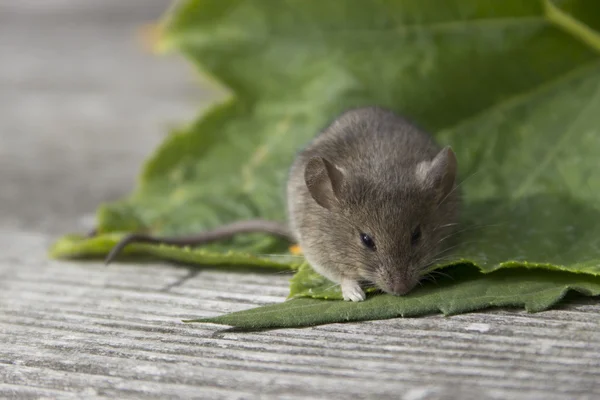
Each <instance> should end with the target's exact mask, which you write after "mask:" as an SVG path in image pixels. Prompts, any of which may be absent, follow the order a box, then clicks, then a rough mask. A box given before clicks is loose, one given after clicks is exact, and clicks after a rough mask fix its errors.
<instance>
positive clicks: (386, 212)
mask: <svg viewBox="0 0 600 400" xmlns="http://www.w3.org/2000/svg"><path fill="white" fill-rule="evenodd" d="M456 175H457V161H456V156H455V154H454V152H453V151H452V149H451V148H450V147H449V146H447V147H443V148H441V147H440V146H439V145H437V144H436V143H435V142H434V140H433V138H432V137H431V136H430V135H428V134H427V133H426V132H424V131H423V130H421V129H420V128H418V127H416V126H415V125H414V124H413V123H411V122H409V121H408V120H406V119H405V118H403V117H401V116H399V115H397V114H395V113H394V112H392V111H390V110H387V109H384V108H380V107H363V108H356V109H351V110H348V111H346V112H344V113H343V114H341V115H340V116H338V118H336V119H335V120H334V121H333V122H332V123H331V124H330V125H329V126H328V127H326V128H325V129H324V130H323V131H322V132H321V133H320V134H318V135H317V136H316V137H315V138H314V139H313V140H312V141H311V142H310V143H309V144H308V145H307V146H306V148H304V149H303V150H302V151H300V152H299V153H298V155H297V156H296V158H295V160H294V162H293V164H292V166H291V168H290V171H289V176H288V183H287V212H288V223H289V226H285V225H284V224H280V223H278V222H274V221H265V220H250V221H238V222H234V223H232V224H229V225H225V226H222V227H219V228H217V229H215V230H212V231H208V232H203V233H201V234H199V235H194V236H189V237H180V238H156V237H152V236H149V235H143V234H132V235H129V236H127V237H125V238H124V239H123V240H122V241H121V242H119V243H118V244H117V246H115V248H113V250H112V251H111V253H110V254H109V255H108V256H107V263H108V262H110V261H111V260H112V259H113V258H114V257H115V256H116V255H117V254H118V253H119V252H120V251H121V250H122V249H123V248H124V247H125V246H126V245H127V244H129V243H132V242H147V243H162V244H172V245H180V246H197V245H201V244H205V243H209V242H212V241H215V240H222V239H225V238H228V237H231V236H233V235H236V234H238V233H244V232H263V233H265V232H266V233H270V234H273V235H277V236H280V237H283V238H286V239H288V240H290V241H292V242H296V243H298V244H299V246H300V248H301V250H302V253H303V254H304V256H305V257H306V260H307V261H308V263H309V264H310V265H311V266H312V267H313V268H314V269H315V270H316V271H317V272H318V273H320V274H321V275H323V276H325V277H326V278H328V279H330V280H331V281H333V282H335V283H338V284H340V286H341V289H342V294H343V297H344V300H351V301H362V300H364V299H365V292H364V291H363V287H364V285H365V284H366V285H375V286H376V287H377V288H379V289H380V290H382V291H384V292H386V293H390V294H394V295H403V294H406V293H408V292H410V291H411V290H412V289H413V288H414V287H415V286H416V285H417V284H418V282H419V281H420V280H421V278H423V276H424V275H425V274H426V273H427V268H428V267H429V266H431V264H432V263H433V262H435V260H436V259H437V258H438V257H439V255H440V254H441V253H442V252H443V249H444V246H445V243H444V241H445V239H446V238H448V237H450V236H452V233H453V232H454V230H455V229H456V225H457V222H458V215H459V207H460V193H459V190H458V185H457V184H456Z"/></svg>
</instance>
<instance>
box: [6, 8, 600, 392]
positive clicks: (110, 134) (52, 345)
mask: <svg viewBox="0 0 600 400" xmlns="http://www.w3.org/2000/svg"><path fill="white" fill-rule="evenodd" d="M168 4H169V2H168V1H158V0H152V1H150V0H135V1H134V0H127V1H120V0H110V1H109V0H103V1H102V2H99V1H94V0H85V1H84V0H46V1H41V0H40V1H37V2H36V1H20V2H14V1H10V0H0V243H2V247H1V248H2V250H1V252H0V397H2V398H71V397H72V398H102V397H109V398H115V397H118V398H194V397H195V398H257V397H261V398H289V399H296V398H340V399H341V398H373V397H377V398H401V399H411V400H415V399H442V398H457V399H458V398H460V399H466V398H511V399H512V398H514V399H519V398H544V399H555V398H556V399H561V398H581V399H584V398H597V397H600V384H598V383H597V381H598V378H599V377H600V359H599V357H600V332H599V330H598V326H599V324H600V306H598V305H597V301H596V300H589V299H588V300H577V301H571V302H570V303H568V304H567V305H564V306H562V307H561V308H559V309H556V310H552V311H548V312H543V313H539V314H527V313H525V312H523V311H511V310H494V311H490V312H481V313H472V314H467V315H460V316H455V317H450V318H444V317H441V316H430V317H425V318H416V319H393V320H387V321H373V322H366V323H352V324H332V325H325V326H320V327H316V328H307V329H297V330H276V331H270V332H260V333H227V332H223V327H219V326H214V325H186V324H183V323H181V322H180V321H181V319H185V318H192V317H201V316H213V315H219V314H221V313H226V312H230V311H236V310H243V309H246V308H250V307H255V306H259V305H263V304H270V303H275V302H279V301H282V300H283V299H284V298H285V296H286V294H287V290H288V288H287V281H288V279H289V276H288V275H286V274H280V273H273V274H268V273H267V274H260V273H237V272H232V271H219V270H216V269H204V270H200V271H192V270H188V269H185V268H178V267H174V266H170V265H167V264H159V263H157V264H151V265H141V264H140V265H135V264H115V265H113V266H111V267H110V268H106V267H104V266H103V265H102V264H101V263H98V262H87V263H82V262H58V261H52V260H49V259H48V258H47V257H46V249H47V247H48V246H49V245H50V244H51V243H52V241H53V240H55V239H56V238H57V237H58V236H59V235H60V234H62V233H64V232H70V231H85V230H87V229H89V228H90V227H91V224H92V222H93V221H92V212H93V210H94V209H95V207H96V206H97V205H98V204H99V203H101V202H103V201H108V200H113V199H116V198H118V197H120V196H122V195H124V194H126V193H127V192H128V190H130V188H131V187H132V185H133V183H134V180H135V176H136V174H137V173H138V170H139V166H140V163H141V162H142V161H143V160H144V158H145V157H146V156H147V155H148V154H150V152H151V151H152V150H153V149H154V147H155V146H156V145H157V144H158V143H159V142H160V140H161V139H162V138H163V137H164V135H165V134H166V132H167V130H168V126H169V125H171V124H173V123H177V122H183V121H186V120H189V119H190V118H192V117H193V116H194V115H195V114H196V112H197V110H198V109H199V108H200V107H201V106H203V105H206V104H208V102H210V101H214V100H215V99H217V98H220V96H222V93H221V92H218V91H216V90H213V89H211V90H208V89H206V88H203V87H201V86H199V85H197V83H196V77H195V76H193V75H192V74H191V68H190V66H189V65H187V64H186V63H184V62H182V60H180V59H179V58H177V57H167V58H156V57H154V56H152V55H150V54H147V53H145V52H144V51H143V50H142V48H141V46H140V45H139V43H137V42H136V40H135V32H136V28H137V27H138V26H139V24H142V23H145V22H148V21H151V20H152V19H154V18H155V17H156V16H158V15H160V14H161V12H162V11H163V10H164V9H165V7H167V5H168Z"/></svg>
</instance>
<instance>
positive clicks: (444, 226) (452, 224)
mask: <svg viewBox="0 0 600 400" xmlns="http://www.w3.org/2000/svg"><path fill="white" fill-rule="evenodd" d="M456 225H459V223H458V222H453V223H451V224H444V225H440V226H437V227H436V228H435V229H434V230H433V231H434V232H435V231H437V230H438V229H442V228H448V227H451V226H456Z"/></svg>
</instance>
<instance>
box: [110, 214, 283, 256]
mask: <svg viewBox="0 0 600 400" xmlns="http://www.w3.org/2000/svg"><path fill="white" fill-rule="evenodd" d="M240 233H268V234H271V235H274V236H277V237H281V238H283V239H286V240H288V241H290V242H293V241H294V238H293V235H292V233H291V231H290V230H289V228H288V227H287V226H286V225H285V224H283V223H280V222H276V221H268V220H263V219H253V220H246V221H236V222H233V223H230V224H227V225H223V226H220V227H218V228H215V229H213V230H210V231H206V232H201V233H199V234H196V235H190V236H181V237H156V236H152V235H147V234H143V233H131V234H129V235H127V236H125V237H124V238H123V239H121V240H120V241H119V242H118V243H117V244H116V245H115V247H113V248H112V249H111V251H110V252H109V253H108V255H107V256H106V258H105V260H104V262H105V264H106V265H108V264H110V263H111V262H112V261H113V260H114V259H115V258H116V257H117V256H118V255H119V253H120V252H121V251H123V249H124V248H125V247H126V246H127V245H129V244H131V243H148V244H166V245H172V246H200V245H203V244H207V243H211V242H216V241H219V240H224V239H229V238H231V237H233V236H235V235H237V234H240Z"/></svg>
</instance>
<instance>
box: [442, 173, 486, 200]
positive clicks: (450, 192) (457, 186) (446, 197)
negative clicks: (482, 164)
mask: <svg viewBox="0 0 600 400" xmlns="http://www.w3.org/2000/svg"><path fill="white" fill-rule="evenodd" d="M479 172H481V170H478V171H475V172H473V173H472V174H471V175H469V176H467V177H466V178H465V179H463V180H462V181H461V182H460V183H459V184H458V185H456V186H454V187H453V188H452V190H450V191H449V192H448V194H447V195H446V196H444V198H443V199H442V200H441V201H440V202H439V203H438V205H437V207H436V210H437V209H438V208H439V207H440V206H441V205H442V204H444V202H445V201H446V200H447V199H448V198H450V195H451V194H452V193H453V192H454V191H455V190H457V189H458V188H459V187H461V186H462V185H463V184H464V183H465V182H466V181H468V180H469V179H471V178H472V177H474V176H475V175H477V174H478V173H479Z"/></svg>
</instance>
